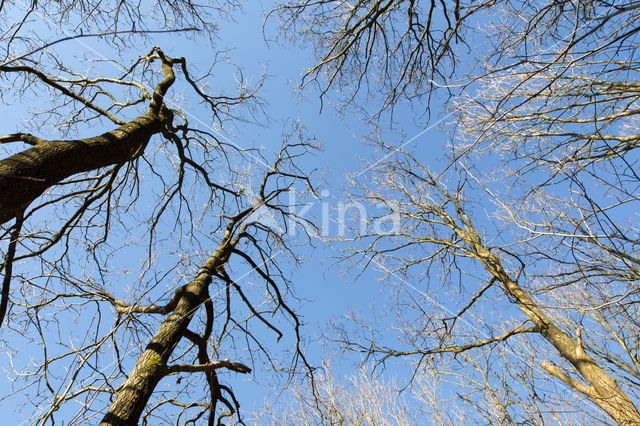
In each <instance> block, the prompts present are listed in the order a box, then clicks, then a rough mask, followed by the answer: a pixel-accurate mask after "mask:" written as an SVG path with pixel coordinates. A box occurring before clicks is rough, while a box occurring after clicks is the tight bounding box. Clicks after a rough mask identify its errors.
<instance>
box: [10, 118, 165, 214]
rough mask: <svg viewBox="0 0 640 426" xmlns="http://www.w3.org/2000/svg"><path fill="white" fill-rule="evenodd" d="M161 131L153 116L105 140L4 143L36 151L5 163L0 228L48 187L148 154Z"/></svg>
mask: <svg viewBox="0 0 640 426" xmlns="http://www.w3.org/2000/svg"><path fill="white" fill-rule="evenodd" d="M160 130H161V120H160V118H159V117H158V116H157V115H155V114H154V113H153V112H151V111H149V112H147V113H146V114H144V115H141V116H139V117H137V118H135V119H134V120H131V121H130V122H128V123H126V124H124V125H122V126H120V127H118V128H117V129H115V130H112V131H110V132H107V133H104V134H102V135H100V136H96V137H92V138H87V139H77V140H60V141H55V140H53V141H51V140H44V139H39V138H36V137H34V136H31V135H28V134H24V133H18V134H14V135H7V136H0V142H4V143H7V142H17V141H22V142H26V143H29V144H31V145H33V147H32V148H29V149H27V150H24V151H22V152H19V153H18V154H15V155H12V156H11V157H8V158H5V159H4V160H0V224H2V223H6V222H7V221H9V220H11V219H12V218H14V217H16V216H17V215H19V214H20V212H21V211H23V210H24V209H25V208H26V207H27V206H28V205H29V204H30V203H31V202H32V201H33V200H35V199H36V198H37V197H39V196H40V195H42V193H44V192H45V191H46V190H47V189H48V188H50V187H51V186H53V185H55V184H56V183H59V182H61V181H63V180H64V179H66V178H68V177H70V176H73V175H74V174H77V173H81V172H88V171H92V170H97V169H99V168H101V167H106V166H111V165H115V164H121V163H124V162H126V161H129V160H131V159H133V158H135V157H136V156H139V155H140V154H142V153H143V151H144V149H145V147H146V145H147V143H148V142H149V139H150V138H151V136H152V135H154V134H155V133H158V132H160Z"/></svg>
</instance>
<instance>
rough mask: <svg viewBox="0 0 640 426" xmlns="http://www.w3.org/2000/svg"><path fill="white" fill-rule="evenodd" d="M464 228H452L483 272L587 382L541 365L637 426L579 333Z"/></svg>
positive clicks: (631, 408)
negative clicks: (562, 324) (568, 329)
mask: <svg viewBox="0 0 640 426" xmlns="http://www.w3.org/2000/svg"><path fill="white" fill-rule="evenodd" d="M464 219H465V222H466V229H465V230H462V229H460V228H458V227H455V228H454V229H455V230H456V233H457V234H458V235H459V236H460V237H461V238H462V239H463V240H464V241H465V242H466V243H467V244H468V245H469V246H470V247H471V249H472V250H473V251H474V252H475V254H476V256H477V258H478V259H479V260H480V261H481V262H482V263H483V265H484V267H485V269H486V270H487V272H489V273H490V274H491V275H492V276H494V277H495V278H496V279H497V280H498V281H499V282H500V283H501V284H502V287H503V289H504V290H505V291H506V293H507V294H509V296H511V297H512V298H514V299H515V300H516V303H517V304H518V306H519V308H520V310H521V311H522V312H524V314H525V315H527V317H528V318H529V320H530V321H531V322H533V323H534V324H535V325H536V327H537V328H538V330H539V333H540V334H541V335H542V336H543V337H544V338H545V339H546V340H547V341H548V342H549V343H551V344H552V345H553V346H554V347H555V348H556V349H557V350H558V352H559V353H560V355H561V356H562V357H563V358H565V359H566V360H567V361H569V362H570V363H571V365H573V367H574V368H575V369H576V370H577V371H578V373H580V375H581V376H582V378H583V379H584V380H585V381H586V382H587V384H586V385H585V384H583V383H580V382H578V381H576V380H573V379H571V378H570V377H569V376H567V375H565V374H564V373H561V372H560V371H559V370H558V369H556V368H554V367H552V366H550V365H549V364H548V363H546V364H544V365H543V368H544V369H545V370H546V371H547V372H549V373H550V374H552V375H554V376H555V377H557V378H559V379H561V380H562V381H563V382H565V383H566V384H567V385H569V386H571V387H572V388H573V389H575V390H577V391H579V392H581V393H582V394H583V395H585V396H587V397H588V398H590V399H591V400H592V401H593V402H594V403H596V404H597V405H598V406H599V407H600V408H602V409H603V410H604V411H605V412H606V413H607V414H608V415H609V416H610V417H611V418H612V419H613V420H615V421H616V422H617V423H618V424H621V425H640V411H638V408H637V407H636V406H635V405H634V403H633V401H631V399H630V398H629V396H628V395H627V394H626V393H625V392H624V391H623V390H622V389H621V388H620V386H619V385H618V383H617V382H616V380H615V379H614V378H613V377H611V376H610V375H609V374H607V373H606V371H604V370H603V369H602V368H601V367H600V366H599V365H598V364H597V363H596V362H595V361H594V359H593V358H592V357H591V356H590V355H589V354H587V353H586V352H585V350H584V348H583V347H582V342H581V339H580V334H579V333H578V339H579V340H578V342H576V341H575V340H574V339H573V338H572V337H571V336H569V335H568V334H567V333H565V332H564V331H563V330H562V329H560V328H559V327H558V326H556V325H555V323H554V322H553V321H552V320H551V319H550V318H549V317H548V316H547V315H546V314H545V313H544V312H543V311H542V309H540V307H539V306H538V304H537V303H536V302H535V301H534V300H533V299H532V298H531V297H530V296H529V294H528V293H527V292H526V291H525V290H524V289H523V288H522V287H520V285H519V284H518V283H517V282H515V281H514V280H512V279H511V277H510V276H509V274H508V273H507V271H506V270H505V269H504V268H503V266H502V262H501V261H500V259H499V258H498V257H497V256H496V255H495V254H493V253H492V252H491V251H490V250H489V249H487V248H486V247H485V246H484V244H483V243H482V241H481V238H480V236H479V235H478V233H477V232H476V230H475V229H474V228H473V227H472V225H471V221H470V220H469V218H467V217H466V216H465V217H464Z"/></svg>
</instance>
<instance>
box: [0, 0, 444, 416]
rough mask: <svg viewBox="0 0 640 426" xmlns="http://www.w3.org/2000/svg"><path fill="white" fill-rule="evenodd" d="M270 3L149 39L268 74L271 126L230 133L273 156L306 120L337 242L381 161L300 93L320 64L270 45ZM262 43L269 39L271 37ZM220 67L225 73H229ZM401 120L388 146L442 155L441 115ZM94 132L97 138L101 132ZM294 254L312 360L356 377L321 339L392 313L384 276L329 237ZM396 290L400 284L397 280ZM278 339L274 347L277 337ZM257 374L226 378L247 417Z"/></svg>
mask: <svg viewBox="0 0 640 426" xmlns="http://www.w3.org/2000/svg"><path fill="white" fill-rule="evenodd" d="M272 6H273V3H272V2H267V1H262V2H248V3H247V4H246V5H245V6H244V9H243V11H242V12H240V13H237V14H236V15H235V20H234V21H229V22H225V21H221V22H220V24H219V33H218V36H219V41H218V44H217V45H216V46H214V47H212V46H210V45H206V44H203V43H204V42H203V40H202V39H198V40H199V41H198V42H193V41H191V40H187V39H183V38H181V37H177V36H175V35H171V36H157V37H156V36H153V40H150V43H153V45H159V46H160V47H161V48H162V49H163V50H164V51H165V52H166V53H167V54H168V55H169V56H184V57H186V58H187V60H188V61H189V62H190V63H191V64H192V65H196V66H197V65H201V66H202V69H205V70H206V69H207V68H208V65H209V64H210V62H211V61H212V58H213V57H214V56H215V54H216V49H218V50H224V49H231V50H230V51H229V52H228V53H227V55H228V56H229V57H230V59H231V60H232V61H233V62H234V63H235V64H237V65H238V66H239V67H240V68H242V70H243V73H244V77H245V78H247V79H248V80H249V81H258V80H259V79H260V78H261V76H262V75H263V74H266V75H267V79H266V82H265V85H264V87H263V89H262V90H261V92H260V96H261V97H262V98H263V99H265V100H266V101H267V103H268V105H267V111H268V115H269V117H270V122H269V123H267V124H266V125H265V126H254V125H242V126H241V127H239V128H238V129H234V130H232V131H230V132H229V133H227V134H226V137H228V138H229V139H230V140H231V141H233V142H234V143H235V144H237V145H239V146H242V147H251V146H264V147H265V151H266V152H269V151H275V150H277V148H278V147H279V145H280V143H281V133H282V129H283V128H284V127H285V125H286V123H287V122H288V121H290V120H300V121H301V122H302V123H304V125H305V126H306V128H307V129H308V132H309V134H311V135H313V136H314V137H316V138H317V142H318V144H319V146H320V150H319V151H318V152H316V153H315V155H313V156H309V157H308V158H306V159H305V160H303V168H306V169H307V170H311V169H317V172H316V173H315V177H316V181H315V183H316V184H317V186H318V188H319V189H320V191H321V194H322V196H323V199H321V200H317V201H316V203H315V204H314V205H313V207H312V208H311V209H310V210H309V214H308V217H310V218H312V217H315V218H317V219H321V218H320V215H321V213H322V209H323V205H324V206H328V208H329V212H330V226H331V228H330V229H331V232H330V233H329V235H327V237H335V236H336V235H335V232H336V230H337V224H336V223H335V221H336V220H337V213H336V208H337V207H338V205H339V204H338V203H339V202H340V201H341V200H342V199H343V195H342V192H341V190H342V189H343V188H344V187H346V186H347V183H346V180H345V175H347V174H354V173H355V174H357V173H358V172H359V171H361V170H362V169H363V167H365V163H363V161H362V160H368V161H375V159H376V157H375V155H376V154H375V153H374V152H373V150H372V149H371V147H370V146H369V145H367V144H365V143H364V140H363V136H365V135H367V134H368V133H369V132H370V131H371V129H370V128H369V127H368V126H367V125H366V124H364V123H362V122H361V121H359V120H357V119H355V118H354V116H352V115H349V114H347V115H343V116H339V115H337V114H336V112H335V109H334V108H333V107H332V105H331V104H330V101H331V98H329V99H328V100H329V102H325V104H324V108H323V109H322V111H321V110H320V102H319V101H318V97H317V95H318V92H317V90H315V89H314V88H313V87H310V88H309V89H308V90H306V91H305V92H303V94H302V96H301V95H300V93H298V92H297V90H296V89H297V85H298V83H299V81H300V78H301V76H302V71H303V69H304V68H305V67H306V66H310V65H312V64H313V61H314V58H313V56H312V54H311V50H310V49H309V48H306V49H304V48H301V47H298V46H291V45H290V44H288V43H285V45H284V46H283V45H280V44H278V43H277V42H275V41H273V39H274V36H275V34H274V29H275V28H276V25H277V18H274V20H273V21H272V22H270V23H268V25H266V26H265V27H263V22H264V17H265V14H266V13H267V12H268V11H269V10H270V9H271V8H272ZM263 29H264V32H263ZM265 38H268V39H271V41H266V40H265ZM150 47H151V45H150V46H144V47H141V48H140V52H139V53H140V54H144V53H146V52H147V51H148V50H150ZM60 48H61V49H64V50H65V51H66V52H68V53H80V52H82V51H87V50H89V49H90V48H95V49H96V50H97V51H98V52H100V49H102V47H100V46H98V45H96V44H93V42H92V41H91V40H89V41H86V40H85V41H83V42H82V43H79V42H76V41H70V42H67V43H65V45H64V46H61V47H60ZM105 56H106V57H109V52H105ZM105 66H108V65H106V64H105ZM220 69H221V70H227V71H228V70H231V69H232V68H231V67H227V68H224V67H222V68H220ZM229 77H230V76H229V75H226V76H224V78H221V80H224V81H225V82H227V83H229V82H231V81H232V79H231V78H229ZM211 84H212V92H213V93H215V87H213V84H216V81H215V80H214V81H211ZM23 106H25V105H20V104H17V105H6V104H2V105H0V113H2V114H3V121H2V125H1V128H0V133H2V134H6V133H12V132H16V131H20V130H22V129H21V112H22V107H23ZM185 109H186V110H187V111H189V113H190V114H192V115H193V117H194V119H192V122H194V121H196V120H198V119H199V118H200V117H202V118H201V120H202V121H203V122H206V121H207V120H208V115H207V114H206V112H204V111H200V110H198V109H197V107H195V106H186V108H185ZM394 118H395V120H396V123H395V125H394V130H392V131H388V132H387V133H386V134H387V136H388V137H389V138H390V140H389V142H397V141H400V140H401V137H404V140H409V139H411V138H412V137H413V136H417V137H416V138H415V139H414V140H412V141H411V142H410V145H411V146H410V148H411V147H413V148H415V149H416V150H417V151H418V152H420V153H421V155H424V156H432V157H433V158H437V157H438V156H439V155H441V154H440V153H441V146H442V144H443V142H444V136H443V135H442V134H440V133H439V132H438V128H437V126H434V127H433V128H430V126H432V125H434V123H435V122H437V121H438V120H439V119H440V118H442V113H441V112H440V111H438V110H435V111H434V113H433V114H432V116H431V118H430V120H431V121H429V118H428V117H426V116H421V115H418V114H414V113H413V112H411V111H410V110H408V109H403V108H399V109H398V110H397V112H396V114H395V117H394ZM383 124H384V123H383ZM425 129H429V130H425ZM86 131H89V129H87V130H86ZM90 131H91V132H95V133H97V131H95V129H91V130H90ZM401 135H403V136H401ZM42 136H44V137H47V135H42ZM81 136H88V135H86V134H81ZM394 139H396V140H395V141H394ZM296 251H297V253H298V254H299V255H300V256H301V257H302V258H304V259H306V262H305V263H304V264H303V265H302V266H301V267H300V268H298V269H297V270H295V271H294V272H293V279H292V282H293V286H294V291H295V294H296V295H297V296H298V297H299V298H300V299H301V301H300V302H298V303H297V304H296V306H297V308H298V309H297V312H298V313H299V314H300V315H301V317H302V319H303V322H304V324H305V325H304V328H303V337H304V339H305V341H306V342H307V345H306V352H307V354H308V357H309V359H310V361H311V362H312V363H314V364H316V365H317V364H319V363H320V361H321V360H322V359H324V358H331V359H332V361H333V365H334V367H336V371H337V373H338V374H351V373H352V372H353V371H354V370H353V364H354V362H357V361H358V360H359V359H358V358H357V357H354V356H344V357H343V358H342V359H338V358H335V354H336V349H337V348H335V347H332V346H331V345H328V346H327V342H326V341H325V340H324V337H326V334H327V330H328V329H329V327H328V325H329V323H330V321H331V320H332V319H334V318H337V319H341V318H344V317H345V315H347V314H348V313H349V312H354V311H355V312H360V313H362V314H363V315H364V317H365V318H367V317H368V316H371V315H373V316H379V315H380V316H381V315H382V313H383V312H384V311H386V309H387V307H386V306H385V302H386V301H387V300H388V296H387V291H388V290H389V289H388V288H385V287H384V286H381V285H380V284H379V282H378V281H377V278H379V277H380V275H379V274H378V273H376V272H373V271H366V272H365V273H364V274H362V275H360V276H356V272H360V271H351V272H349V271H345V270H344V267H343V266H340V265H336V264H335V260H333V259H331V257H332V256H335V255H336V254H337V253H336V252H335V251H334V250H332V249H331V247H330V246H329V244H326V243H324V242H322V241H316V247H315V248H314V247H309V246H306V247H298V248H297V249H296ZM344 272H347V273H346V274H344ZM391 285H403V284H402V283H400V282H399V281H396V282H393V283H391ZM408 291H414V290H411V289H409V290H408ZM273 343H274V344H275V339H273ZM281 344H282V343H281ZM256 374H258V375H257V376H256V378H255V380H254V379H253V378H244V377H241V376H240V375H227V376H225V380H226V381H228V382H229V384H230V385H231V386H232V388H233V389H234V391H235V393H236V395H237V396H238V397H239V399H240V403H241V406H242V409H243V410H244V414H245V416H247V415H248V414H250V412H251V411H254V410H259V409H260V407H261V406H262V404H263V402H264V399H265V398H266V395H267V393H268V391H269V389H268V388H267V386H266V384H267V383H268V379H265V378H263V377H260V375H259V374H260V372H257V373H256ZM386 374H392V375H395V374H407V371H406V370H400V369H397V370H396V369H394V368H393V364H391V368H390V369H389V370H387V371H386ZM166 381H167V382H168V381H170V379H167V380H166ZM6 385H7V383H6V381H5V380H3V381H2V382H1V383H0V394H6V393H7V392H8V391H7V390H6V389H3V388H2V387H4V386H6ZM165 385H167V384H166V383H165ZM0 411H1V412H3V415H11V414H12V412H13V410H12V407H6V406H5V407H4V408H2V407H0ZM15 420H16V421H17V420H18V418H16V419H15ZM7 421H8V417H4V422H5V424H8V423H6V422H7ZM10 423H11V422H10Z"/></svg>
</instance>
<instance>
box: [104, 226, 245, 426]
mask: <svg viewBox="0 0 640 426" xmlns="http://www.w3.org/2000/svg"><path fill="white" fill-rule="evenodd" d="M242 215H243V214H241V215H239V216H236V218H233V219H231V221H230V223H229V225H228V227H227V232H226V234H225V237H224V239H223V241H222V243H221V244H220V246H219V247H218V248H217V249H216V250H215V251H214V252H213V253H212V254H211V256H209V258H208V259H207V261H206V262H205V263H204V264H203V265H202V267H201V268H200V270H199V271H198V274H197V276H196V278H195V279H194V280H192V281H191V282H190V283H188V284H187V285H186V287H184V288H183V289H179V290H178V291H179V292H180V298H179V300H178V302H177V304H176V307H175V309H174V310H173V313H172V314H171V315H169V316H168V317H167V318H166V319H165V320H164V321H163V322H162V324H161V325H160V328H159V329H158V331H157V332H156V334H155V336H153V339H151V342H149V344H148V345H147V347H146V349H145V350H144V352H143V353H142V354H141V355H140V357H139V358H138V360H137V362H136V365H135V367H134V368H133V371H132V372H131V374H130V375H129V378H128V379H127V381H126V382H125V383H124V385H123V387H122V388H121V389H120V391H119V392H118V394H117V396H116V399H115V400H114V401H113V403H112V404H111V406H110V407H109V410H108V411H107V413H106V414H105V416H104V418H103V419H102V422H101V423H100V425H105V426H106V425H114V426H115V425H135V424H138V421H139V419H140V416H141V415H142V412H143V410H144V408H145V407H146V405H147V402H148V401H149V398H150V397H151V394H152V393H153V391H154V390H155V387H156V385H157V384H158V382H160V380H161V379H162V378H163V377H164V376H166V375H167V362H168V361H169V358H170V356H171V354H172V353H173V350H174V348H175V347H176V345H177V344H178V342H179V341H180V339H182V337H184V335H185V332H186V330H187V327H188V325H189V322H190V321H191V318H192V317H193V315H194V313H195V312H196V311H197V310H198V308H199V307H200V305H202V304H203V303H204V302H205V298H206V297H207V294H208V293H207V287H208V285H209V284H210V283H211V277H212V275H213V273H214V272H215V271H217V270H218V269H219V268H220V267H222V266H223V265H224V264H225V263H226V262H227V260H228V258H229V255H230V254H231V251H232V249H233V246H234V244H233V242H232V240H231V238H232V231H233V228H234V225H235V224H236V223H237V222H236V221H237V220H238V219H239V218H241V217H242Z"/></svg>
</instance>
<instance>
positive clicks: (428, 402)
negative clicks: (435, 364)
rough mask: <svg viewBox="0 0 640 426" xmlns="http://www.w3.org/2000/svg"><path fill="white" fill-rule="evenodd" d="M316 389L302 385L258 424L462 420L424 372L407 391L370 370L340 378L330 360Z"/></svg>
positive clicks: (363, 368)
mask: <svg viewBox="0 0 640 426" xmlns="http://www.w3.org/2000/svg"><path fill="white" fill-rule="evenodd" d="M315 378H316V380H315V388H314V389H312V388H311V387H310V386H297V387H295V388H294V389H292V390H290V391H288V393H287V394H285V395H283V396H282V397H281V398H280V400H281V402H280V403H277V404H273V403H269V404H268V405H266V406H265V408H264V412H263V413H257V415H256V419H255V420H256V422H257V423H260V424H271V425H290V424H300V425H381V424H394V425H399V426H401V425H407V426H408V425H414V424H420V423H424V422H427V421H430V420H436V422H437V424H440V425H444V424H452V423H460V422H462V420H463V419H462V418H461V417H460V416H459V413H457V412H456V411H455V409H453V408H452V407H449V408H450V410H449V412H447V413H443V412H441V411H440V408H441V407H442V403H443V401H442V397H441V395H440V393H439V390H438V383H437V381H436V380H437V379H436V378H435V377H434V374H432V373H431V372H428V371H425V370H421V372H420V374H419V376H418V377H417V378H416V381H415V383H416V384H415V386H414V387H413V388H412V389H411V390H405V391H404V392H402V389H401V386H400V385H399V384H398V382H397V380H395V379H393V378H391V379H385V378H383V377H380V376H379V375H377V374H376V373H375V372H374V368H373V367H371V366H369V367H366V366H361V367H359V368H358V369H357V370H356V371H355V372H354V373H353V374H351V375H349V376H346V377H343V378H342V379H340V378H339V376H338V374H337V373H336V371H335V368H334V367H332V366H331V365H330V364H329V363H328V362H324V363H323V364H322V368H321V369H320V370H319V371H318V372H317V373H316V377H315Z"/></svg>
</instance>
